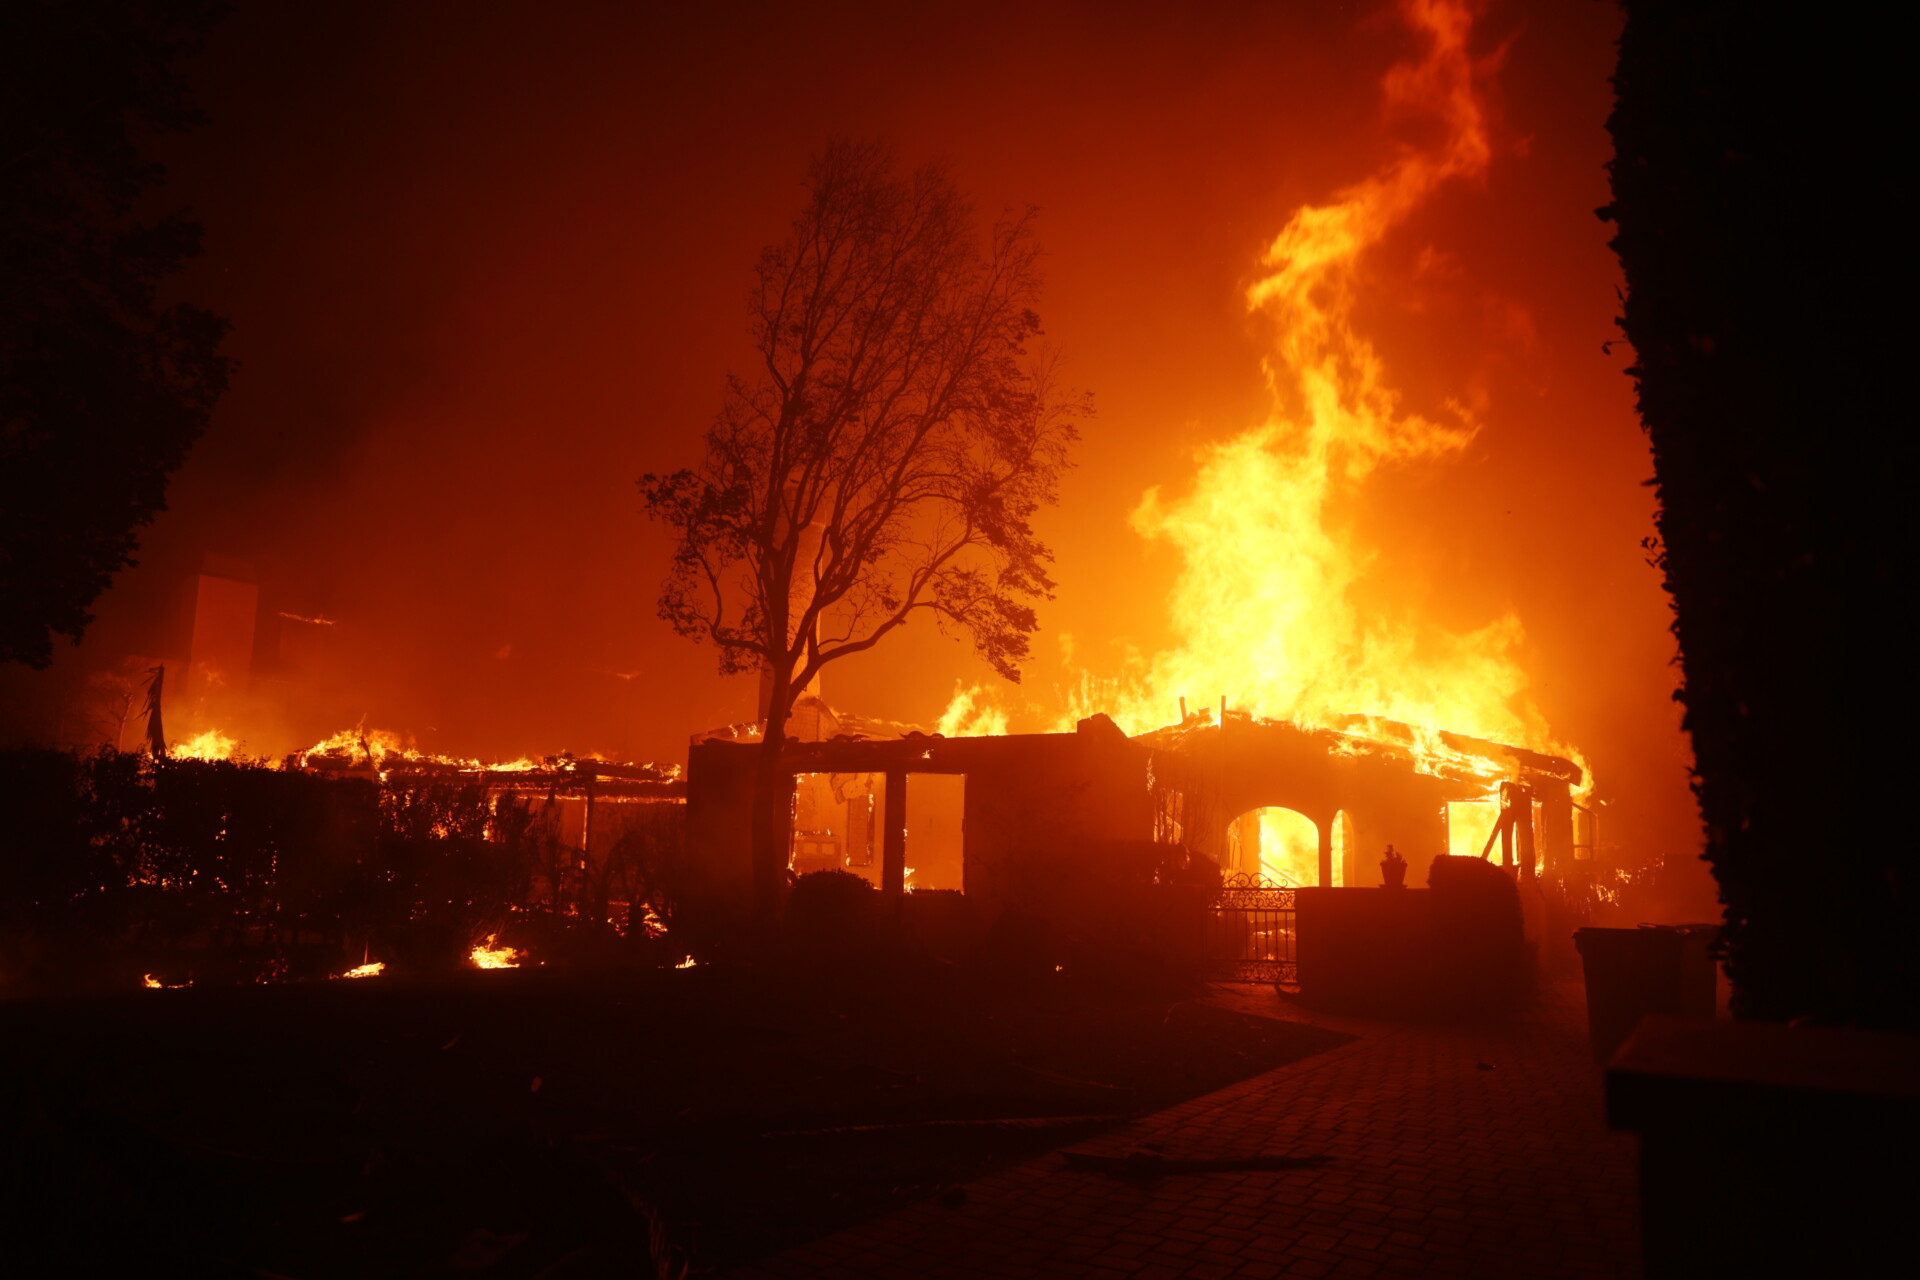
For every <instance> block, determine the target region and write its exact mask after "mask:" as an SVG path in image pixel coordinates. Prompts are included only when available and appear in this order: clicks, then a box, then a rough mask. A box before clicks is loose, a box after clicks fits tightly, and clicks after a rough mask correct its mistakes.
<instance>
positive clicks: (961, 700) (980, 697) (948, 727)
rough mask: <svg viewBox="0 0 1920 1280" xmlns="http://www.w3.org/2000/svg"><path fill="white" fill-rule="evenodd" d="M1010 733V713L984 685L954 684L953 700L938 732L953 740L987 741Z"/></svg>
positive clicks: (944, 712) (943, 713)
mask: <svg viewBox="0 0 1920 1280" xmlns="http://www.w3.org/2000/svg"><path fill="white" fill-rule="evenodd" d="M1006 731H1007V713H1006V711H1005V710H1003V709H1002V708H1000V707H999V706H996V705H995V704H994V701H993V695H992V694H991V693H989V692H988V691H987V689H986V688H985V687H983V686H981V685H977V684H974V685H968V684H961V683H960V682H958V681H956V682H955V683H954V689H953V697H952V699H951V700H950V701H948V703H947V709H946V710H945V711H943V712H941V713H940V724H939V728H938V732H940V733H942V734H944V735H946V736H947V737H949V738H957V737H983V736H987V735H992V734H1002V733H1005V732H1006Z"/></svg>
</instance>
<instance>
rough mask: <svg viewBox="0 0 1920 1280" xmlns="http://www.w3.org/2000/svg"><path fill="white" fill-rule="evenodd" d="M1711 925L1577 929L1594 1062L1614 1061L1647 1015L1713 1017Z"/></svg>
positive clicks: (1576, 945)
mask: <svg viewBox="0 0 1920 1280" xmlns="http://www.w3.org/2000/svg"><path fill="white" fill-rule="evenodd" d="M1714 932H1715V929H1714V926H1712V925H1641V926H1640V927H1639V928H1638V929H1575V930H1574V931H1573V945H1574V946H1575V947H1576V948H1577V949H1578V950H1579V952H1580V964H1581V968H1582V969H1584V970H1585V972H1586V979H1587V1034H1588V1035H1589V1036H1590V1037H1591V1038H1592V1041H1593V1057H1594V1060H1595V1061H1596V1062H1605V1061H1607V1059H1609V1058H1611V1057H1612V1056H1613V1053H1614V1050H1616V1049H1618V1048H1619V1047H1620V1045H1621V1043H1622V1042H1623V1041H1624V1040H1626V1038H1627V1036H1628V1035H1629V1034H1631V1033H1632V1031H1633V1029H1634V1027H1635V1026H1637V1025H1638V1024H1639V1022H1640V1019H1641V1018H1643V1017H1645V1016H1646V1015H1648V1014H1650V1013H1661V1014H1671V1015H1674V1016H1677V1017H1682V1018H1711V1017H1713V1014H1714V979H1715V973H1714V963H1713V957H1712V956H1710V955H1708V954H1707V946H1708V944H1709V943H1710V942H1712V940H1713V935H1714Z"/></svg>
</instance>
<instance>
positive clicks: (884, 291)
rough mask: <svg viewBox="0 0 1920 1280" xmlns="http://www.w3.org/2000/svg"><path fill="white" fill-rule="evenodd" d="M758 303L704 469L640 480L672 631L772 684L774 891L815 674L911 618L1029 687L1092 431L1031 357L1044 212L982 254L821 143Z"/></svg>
mask: <svg viewBox="0 0 1920 1280" xmlns="http://www.w3.org/2000/svg"><path fill="white" fill-rule="evenodd" d="M806 185H807V190H808V199H807V203H806V205H805V207H804V208H803V209H802V210H801V213H800V216H799V217H798V218H797V219H796V220H795V221H794V224H793V229H792V232H791V234H790V235H789V236H788V238H787V239H786V240H784V241H783V242H781V243H779V244H776V245H773V246H771V247H769V248H768V249H766V250H765V251H764V252H763V253H762V254H761V257H760V262H759V265H758V267H757V269H756V273H755V282H754V287H753V289H752V290H751V292H750V294H749V298H748V311H749V316H750V321H751V324H750V331H751V333H752V336H753V340H754V346H755V350H756V353H757V355H758V367H757V368H756V369H755V371H754V372H753V374H752V375H751V376H748V377H740V376H735V377H732V378H730V379H729V380H728V384H727V391H726V397H725V401H724V403H723V406H722V408H721V410H720V413H719V415H718V417H717V418H716V420H715V421H714V424H713V425H712V426H711V427H710V428H709V429H708V431H707V434H706V443H707V453H706V458H705V459H704V461H703V462H702V463H701V465H700V467H699V468H698V469H697V470H688V471H680V472H677V473H675V474H673V475H648V476H645V477H643V478H642V479H641V481H640V485H641V488H642V490H643V492H644V493H645V495H646V501H647V506H648V509H649V512H650V514H651V515H652V516H653V517H654V518H655V519H658V520H662V521H664V522H666V523H668V524H670V525H672V526H673V527H674V528H675V529H677V530H678V531H679V534H680V544H679V549H678V550H677V552H676V553H675V556H674V561H673V570H672V573H671V574H670V576H669V577H668V579H667V582H666V586H665V588H664V590H663V591H662V593H661V597H660V613H661V616H662V617H664V618H666V619H667V620H668V621H670V622H672V623H673V625H674V627H675V629H676V630H678V631H679V632H680V633H681V634H682V635H685V636H687V637H689V638H692V639H694V640H697V641H706V642H710V643H712V644H714V645H715V646H717V647H718V649H719V651H720V667H721V670H722V671H727V672H737V671H750V670H754V669H759V670H762V671H763V672H765V673H766V675H767V677H768V681H769V684H770V691H769V695H768V699H767V706H766V707H765V708H764V712H765V715H766V734H765V738H764V745H765V751H764V752H763V758H764V767H763V770H762V773H761V786H760V787H759V789H758V791H757V793H756V799H755V815H754V830H755V837H754V842H755V850H756V852H755V879H756V884H757V885H758V894H759V898H760V902H761V907H762V910H763V911H769V912H770V911H771V910H772V908H773V906H774V901H775V894H776V892H777V888H778V884H779V881H780V878H781V877H780V871H781V869H782V864H783V861H784V858H783V853H784V849H783V842H782V840H781V833H780V832H779V830H778V819H779V816H780V813H781V811H782V806H781V805H780V803H779V801H780V799H781V797H782V796H783V795H784V786H783V779H782V778H781V776H780V775H779V770H778V756H779V752H780V746H781V743H782V742H783V741H784V739H785V726H786V720H787V716H788V714H789V713H790V712H791V709H792V706H793V702H794V699H795V698H796V697H797V695H798V694H799V692H800V691H802V690H804V689H805V688H806V687H807V686H808V685H809V684H810V683H811V682H812V680H813V679H814V677H815V676H817V675H818V674H819V672H820V670H821V668H823V667H824V666H826V665H827V664H828V663H829V662H832V661H835V660H836V659H839V658H844V657H847V656H848V655H850V654H855V653H860V652H863V651H865V650H867V649H870V648H872V647H873V646H874V645H876V644H878V643H879V642H880V641H881V640H882V639H883V638H884V637H885V636H887V635H888V634H889V633H891V632H893V631H895V630H897V629H898V628H900V627H902V626H904V625H906V623H907V621H908V620H909V619H910V618H911V617H913V615H915V614H916V613H923V614H926V615H928V616H930V617H932V618H934V619H936V620H937V621H939V622H940V623H942V624H943V625H957V626H959V627H960V628H961V629H963V630H965V631H966V632H967V633H968V634H969V635H970V636H971V638H972V640H973V643H974V646H975V648H976V649H977V650H978V651H979V653H980V655H981V656H982V657H983V658H985V659H986V660H987V661H988V662H989V663H990V664H991V665H992V666H993V668H994V669H995V670H996V671H998V672H999V673H1000V674H1001V675H1003V676H1005V677H1006V678H1007V679H1009V680H1018V679H1019V677H1020V669H1019V664H1020V662H1021V660H1022V659H1024V658H1025V657H1026V655H1027V646H1028V636H1029V635H1031V633H1032V632H1033V631H1034V629H1035V628H1036V626H1037V619H1036V617H1035V614H1034V610H1033V601H1034V600H1036V599H1038V598H1048V597H1050V596H1051V594H1052V589H1053V581H1052V579H1051V578H1049V577H1048V576H1047V571H1046V566H1047V563H1048V562H1049V561H1050V560H1051V558H1052V557H1051V554H1050V552H1049V551H1048V549H1047V547H1046V546H1045V544H1044V543H1042V542H1041V541H1040V539H1039V537H1038V536H1037V535H1036V534H1035V532H1034V530H1033V527H1032V524H1031V520H1032V517H1033V514H1034V512H1035V511H1036V510H1038V508H1039V507H1040V506H1042V505H1043V504H1047V503H1051V502H1053V501H1054V500H1055V498H1056V482H1057V479H1058V477H1059V475H1060V472H1061V471H1062V470H1063V469H1064V468H1065V467H1066V466H1067V465H1068V449H1069V447H1070V446H1071V444H1072V443H1073V441H1074V440H1075V439H1077V438H1078V434H1079V433H1078V430H1077V428H1076V423H1077V422H1078V420H1079V419H1080V418H1082V417H1084V416H1085V415H1086V414H1087V413H1088V412H1089V407H1090V406H1089V404H1088V402H1087V400H1086V398H1085V397H1080V396H1068V395H1063V394H1061V393H1059V392H1058V391H1057V389H1056V388H1055V387H1054V385H1053V383H1052V381H1051V378H1050V369H1049V367H1048V365H1047V364H1046V363H1045V362H1043V361H1038V360H1035V359H1033V358H1032V357H1031V356H1030V354H1029V352H1028V350H1027V344H1028V343H1029V342H1030V341H1031V340H1032V339H1033V338H1034V337H1036V336H1037V335H1038V334H1039V333H1040V332H1041V330H1040V320H1039V317H1038V316H1037V315H1036V314H1035V313H1034V310H1033V304H1034V302H1035V300H1036V299H1037V297H1038V294H1039V290H1040V276H1039V272H1038V269H1037V259H1038V256H1039V250H1038V248H1037V246H1036V245H1035V244H1034V242H1033V239H1032V234H1031V232H1032V220H1033V213H1032V211H1031V210H1027V211H1025V212H1021V213H1018V214H1011V215H1007V216H1004V217H1002V218H1001V219H1000V220H999V221H996V222H995V223H994V224H993V225H992V226H991V227H990V228H988V229H987V234H986V235H985V236H984V246H983V244H982V240H983V237H982V236H981V234H980V231H979V229H978V228H977V226H976V223H975V220H974V216H973V211H972V209H971V207H970V206H969V205H968V203H967V201H966V200H965V199H964V198H963V197H962V196H961V194H960V193H959V192H958V191H957V190H955V188H954V186H953V184H952V181H951V180H950V178H949V177H948V175H947V174H946V172H945V171H944V170H942V169H940V168H938V167H932V166H929V167H925V168H921V169H919V170H917V171H916V172H914V173H913V174H912V175H911V176H910V177H907V178H904V179H902V178H897V177H895V176H894V173H893V169H892V162H891V157H890V156H889V154H888V153H887V152H886V150H885V149H884V148H882V147H880V146H878V145H875V144H872V143H855V142H849V141H845V140H836V141H834V142H831V143H830V144H829V145H828V147H827V148H826V150H825V152H824V153H822V154H821V155H819V156H816V157H815V158H814V160H813V162H812V165H811V167H810V169H809V172H808V177H807V184H806Z"/></svg>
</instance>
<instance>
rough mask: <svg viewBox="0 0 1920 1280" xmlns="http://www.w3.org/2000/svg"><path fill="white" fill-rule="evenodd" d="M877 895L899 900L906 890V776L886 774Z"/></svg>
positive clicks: (902, 773) (899, 773) (901, 773)
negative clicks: (883, 828)
mask: <svg viewBox="0 0 1920 1280" xmlns="http://www.w3.org/2000/svg"><path fill="white" fill-rule="evenodd" d="M881 817H882V819H883V821H884V822H885V828H886V829H885V831H884V832H883V834H882V835H881V838H880V891H881V892H882V893H889V894H892V895H894V896H895V897H898V896H899V895H900V894H902V893H904V892H906V888H907V775H906V774H905V773H904V772H895V773H889V774H887V798H886V804H885V806H884V807H883V809H882V811H881Z"/></svg>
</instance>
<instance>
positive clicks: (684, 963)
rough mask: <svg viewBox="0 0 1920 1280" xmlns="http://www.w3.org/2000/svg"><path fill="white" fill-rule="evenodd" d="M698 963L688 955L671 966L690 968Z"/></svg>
mask: <svg viewBox="0 0 1920 1280" xmlns="http://www.w3.org/2000/svg"><path fill="white" fill-rule="evenodd" d="M699 963H700V962H699V961H698V960H695V959H694V958H693V957H692V956H688V957H687V958H686V959H684V960H682V961H681V962H680V963H679V964H677V965H675V966H673V967H674V968H676V969H691V968H693V967H694V966H695V965H697V964H699Z"/></svg>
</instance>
